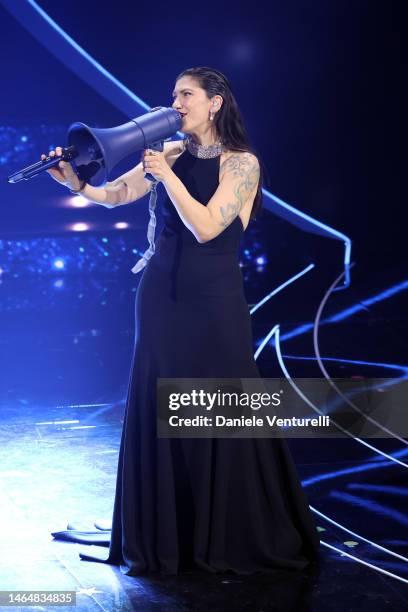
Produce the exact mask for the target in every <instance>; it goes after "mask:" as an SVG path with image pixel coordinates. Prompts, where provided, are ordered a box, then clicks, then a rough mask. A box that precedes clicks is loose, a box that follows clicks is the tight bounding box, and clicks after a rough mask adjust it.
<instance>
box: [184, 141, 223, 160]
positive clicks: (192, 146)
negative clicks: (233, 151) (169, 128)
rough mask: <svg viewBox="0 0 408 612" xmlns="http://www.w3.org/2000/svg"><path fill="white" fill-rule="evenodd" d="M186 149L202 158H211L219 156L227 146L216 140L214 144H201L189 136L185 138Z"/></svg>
mask: <svg viewBox="0 0 408 612" xmlns="http://www.w3.org/2000/svg"><path fill="white" fill-rule="evenodd" d="M183 142H184V150H186V149H187V150H188V151H189V153H191V155H194V157H200V158H202V159H209V158H210V157H218V155H221V153H223V152H224V151H226V148H225V146H224V145H223V144H222V142H216V143H215V144H212V145H201V144H198V143H197V142H196V141H195V140H194V139H193V138H191V136H187V137H186V138H185V139H184V141H183Z"/></svg>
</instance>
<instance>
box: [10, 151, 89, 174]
mask: <svg viewBox="0 0 408 612" xmlns="http://www.w3.org/2000/svg"><path fill="white" fill-rule="evenodd" d="M77 155H78V152H77V150H76V149H75V147H74V146H71V147H67V148H66V149H62V155H54V156H51V155H48V157H46V158H45V159H42V160H41V161H39V162H37V163H36V164H32V165H31V166H27V167H26V168H23V169H22V170H19V171H18V172H15V173H14V174H11V175H10V176H9V177H7V180H8V182H9V183H18V182H19V181H27V180H28V179H30V178H33V177H34V176H37V174H40V172H44V171H45V170H48V168H53V167H54V166H57V165H58V164H59V162H60V161H61V160H63V161H71V159H74V158H75V157H77Z"/></svg>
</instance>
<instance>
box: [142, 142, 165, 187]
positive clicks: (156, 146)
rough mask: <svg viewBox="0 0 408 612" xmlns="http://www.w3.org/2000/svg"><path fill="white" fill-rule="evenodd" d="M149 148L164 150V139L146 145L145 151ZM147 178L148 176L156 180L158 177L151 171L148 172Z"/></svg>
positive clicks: (151, 179)
mask: <svg viewBox="0 0 408 612" xmlns="http://www.w3.org/2000/svg"><path fill="white" fill-rule="evenodd" d="M147 149H152V150H153V151H160V152H162V151H163V149H164V145H163V140H158V141H157V142H153V143H152V144H150V145H149V146H147V147H146V149H145V151H146V150H147ZM145 178H147V179H148V180H149V181H156V179H155V178H154V176H153V175H152V174H150V172H146V174H145Z"/></svg>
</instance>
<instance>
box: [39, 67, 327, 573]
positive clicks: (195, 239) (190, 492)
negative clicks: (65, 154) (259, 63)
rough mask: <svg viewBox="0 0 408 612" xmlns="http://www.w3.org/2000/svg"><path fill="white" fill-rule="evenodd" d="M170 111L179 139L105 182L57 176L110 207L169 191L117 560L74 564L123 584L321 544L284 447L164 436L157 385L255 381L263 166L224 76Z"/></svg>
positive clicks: (194, 73)
mask: <svg viewBox="0 0 408 612" xmlns="http://www.w3.org/2000/svg"><path fill="white" fill-rule="evenodd" d="M172 106H173V108H174V109H176V110H177V111H179V112H180V113H181V114H182V115H183V119H182V128H181V131H182V132H183V134H185V138H184V139H183V140H182V141H172V142H166V143H165V148H164V150H163V152H157V151H156V152H151V151H145V152H144V153H143V159H142V160H141V163H140V164H138V165H137V166H136V167H135V168H133V169H132V170H130V171H129V172H127V173H126V174H123V175H122V176H121V177H119V178H118V179H116V180H115V181H112V182H108V183H106V185H105V186H104V187H102V188H95V187H92V186H90V185H88V184H85V183H81V182H80V181H79V180H78V177H77V176H76V175H75V174H74V173H73V171H72V168H71V166H70V164H69V162H68V163H65V162H60V165H59V168H52V169H50V170H49V173H50V174H51V175H52V176H53V178H55V179H56V180H58V181H59V182H64V183H65V184H66V185H67V186H68V187H69V188H70V189H71V190H73V191H75V192H78V191H81V193H82V194H83V195H84V196H85V197H87V198H88V199H90V200H91V201H94V202H99V203H101V204H102V205H104V206H106V207H108V208H111V207H113V206H117V205H122V204H127V203H130V202H133V201H135V200H137V199H140V198H141V197H143V196H144V195H146V194H147V193H148V192H149V191H150V190H151V187H152V185H153V184H155V183H154V182H153V183H152V181H149V180H147V179H146V178H145V176H144V175H145V173H150V174H151V175H152V176H153V177H154V178H155V179H156V181H157V182H158V183H161V184H162V185H163V188H164V189H165V191H166V198H165V201H164V204H163V218H164V227H163V229H162V231H161V233H160V234H159V236H158V237H157V241H156V245H155V248H154V249H153V250H152V251H151V252H150V254H149V255H150V256H149V257H145V258H144V259H143V261H142V266H141V267H143V268H144V269H143V271H142V277H141V280H140V283H139V286H138V290H137V294H136V304H135V314H136V328H135V343H134V354H133V359H132V364H131V372H130V380H129V389H128V395H127V400H126V407H125V416H124V423H123V430H122V437H121V445H120V453H119V460H118V471H117V481H116V494H115V500H114V510H113V518H112V528H111V538H110V548H109V556H108V558H107V559H103V560H102V559H100V558H99V557H96V556H91V555H89V554H85V553H80V556H81V558H82V559H84V560H88V561H90V560H92V561H102V562H106V563H110V564H114V565H119V566H120V568H121V571H122V572H123V573H124V574H127V575H139V574H142V573H150V572H161V573H163V574H177V573H179V572H180V571H183V570H184V569H201V570H204V571H207V572H212V573H215V572H226V571H232V572H235V573H236V574H252V573H254V572H273V571H276V570H279V569H285V568H291V569H303V568H305V567H306V566H307V565H308V564H309V563H310V562H311V561H313V560H316V559H317V558H318V549H319V538H318V534H317V531H316V525H315V523H314V520H313V518H312V515H311V513H310V510H309V507H308V503H307V499H306V495H305V492H304V491H303V489H302V487H301V484H300V481H299V478H298V474H297V471H296V467H295V465H294V462H293V459H292V457H291V455H290V452H289V449H288V447H287V445H286V442H285V440H284V439H281V438H277V439H267V438H259V439H255V438H246V439H245V438H241V439H239V438H234V439H229V438H222V439H212V438H211V439H203V438H197V439H191V438H190V439H182V438H174V439H168V438H158V437H157V435H156V403H155V402H156V380H157V378H158V377H163V378H211V377H217V378H218V377H220V378H234V377H236V378H238V377H246V378H258V377H260V373H259V370H258V367H257V365H256V362H255V360H254V357H253V338H252V330H251V320H250V314H249V310H248V305H247V303H246V299H245V296H244V288H243V278H242V273H241V269H240V267H239V262H238V248H239V245H240V241H241V239H242V237H243V233H244V231H245V230H246V228H247V227H248V224H249V223H250V221H251V220H252V219H253V218H254V217H255V216H256V215H257V214H258V213H259V211H260V209H261V203H262V191H261V190H262V168H261V163H260V160H259V159H258V156H257V155H256V154H255V153H254V152H253V150H252V149H251V146H250V144H249V141H248V137H247V134H246V130H245V127H244V125H243V121H242V118H241V113H240V110H239V107H238V104H237V102H236V100H235V97H234V95H233V93H232V91H231V87H230V84H229V81H228V79H227V78H226V77H225V76H224V75H223V74H222V73H221V72H219V71H218V70H215V69H212V68H208V67H200V68H189V69H187V70H184V71H183V72H182V73H181V74H180V75H179V76H178V77H177V79H176V81H175V87H174V91H173V104H172ZM56 151H57V154H58V149H56ZM52 153H53V154H55V152H52ZM141 267H139V268H137V270H139V269H141ZM59 533H61V534H62V533H63V532H57V533H54V534H53V535H54V537H58V534H59ZM72 536H75V534H74V533H73V532H71V538H70V539H74V538H73V537H72ZM82 541H83V540H82Z"/></svg>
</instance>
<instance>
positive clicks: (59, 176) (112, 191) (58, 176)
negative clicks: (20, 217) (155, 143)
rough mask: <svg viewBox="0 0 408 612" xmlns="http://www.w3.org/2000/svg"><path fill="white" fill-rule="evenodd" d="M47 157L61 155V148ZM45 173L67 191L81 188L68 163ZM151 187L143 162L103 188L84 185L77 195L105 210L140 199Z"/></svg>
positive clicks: (63, 162) (60, 163)
mask: <svg viewBox="0 0 408 612" xmlns="http://www.w3.org/2000/svg"><path fill="white" fill-rule="evenodd" d="M164 144H165V145H166V144H167V143H164ZM48 155H49V156H51V157H53V156H54V155H62V148H61V147H56V148H55V151H50V152H49V154H48ZM45 157H46V156H45V154H44V153H43V154H42V155H41V159H45ZM47 172H48V174H50V175H51V176H52V178H53V179H54V180H56V181H57V182H58V183H61V184H62V185H65V186H66V187H68V189H73V190H75V191H77V190H78V189H79V188H80V186H81V182H80V180H79V178H78V176H77V175H76V173H75V172H74V170H73V168H72V166H71V164H70V163H69V162H65V161H60V162H59V164H58V166H54V167H53V168H50V169H49V170H47ZM151 186H152V182H151V181H149V180H148V179H146V178H145V171H144V170H143V162H140V163H139V164H138V165H137V166H135V167H134V168H132V169H131V170H129V172H126V173H125V174H122V175H121V176H119V177H118V178H117V179H115V180H114V181H108V182H107V183H105V185H104V186H103V187H93V186H92V185H89V184H88V183H86V184H85V187H84V188H83V189H81V191H78V193H80V194H81V195H82V196H84V197H85V198H86V199H87V200H89V201H90V202H95V204H101V205H102V206H105V208H113V207H114V206H120V205H121V204H129V203H130V202H134V201H136V200H138V199H140V198H142V197H143V196H144V195H146V194H147V193H148V192H149V191H150V188H151Z"/></svg>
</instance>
